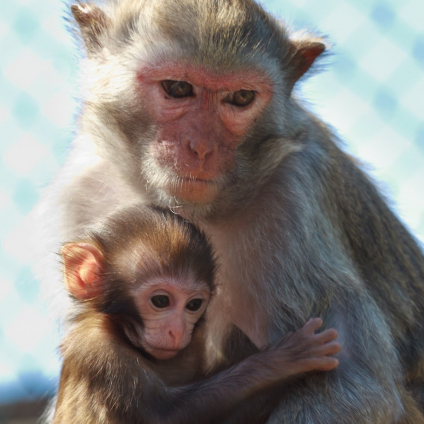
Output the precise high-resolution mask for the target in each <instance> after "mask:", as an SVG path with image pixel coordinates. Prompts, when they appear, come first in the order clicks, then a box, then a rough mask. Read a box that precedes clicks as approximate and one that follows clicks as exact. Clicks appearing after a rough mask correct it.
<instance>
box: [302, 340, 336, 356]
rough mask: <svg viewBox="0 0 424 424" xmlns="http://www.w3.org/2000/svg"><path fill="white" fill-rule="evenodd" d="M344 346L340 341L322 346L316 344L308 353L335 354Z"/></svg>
mask: <svg viewBox="0 0 424 424" xmlns="http://www.w3.org/2000/svg"><path fill="white" fill-rule="evenodd" d="M341 348H342V346H341V344H340V343H339V342H331V343H325V344H323V345H322V346H316V347H314V348H313V349H311V350H310V351H309V352H308V355H312V356H315V357H320V356H326V355H335V354H336V353H338V352H340V349H341Z"/></svg>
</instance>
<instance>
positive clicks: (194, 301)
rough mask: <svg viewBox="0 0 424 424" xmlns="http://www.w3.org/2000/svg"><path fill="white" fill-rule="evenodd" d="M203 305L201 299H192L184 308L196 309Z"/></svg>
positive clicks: (193, 310)
mask: <svg viewBox="0 0 424 424" xmlns="http://www.w3.org/2000/svg"><path fill="white" fill-rule="evenodd" d="M202 305H203V299H192V300H190V302H188V303H187V305H186V308H187V309H188V310H189V311H191V312H196V311H198V310H199V309H200V308H201V307H202Z"/></svg>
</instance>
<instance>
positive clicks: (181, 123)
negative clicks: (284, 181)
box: [72, 0, 325, 214]
mask: <svg viewBox="0 0 424 424" xmlns="http://www.w3.org/2000/svg"><path fill="white" fill-rule="evenodd" d="M118 3H119V2H118ZM184 3H185V8H184V10H183V11H182V13H181V10H180V8H181V3H180V2H176V1H174V0H154V1H153V0H147V1H146V2H141V1H140V2H137V1H135V2H131V3H129V5H128V8H130V9H131V8H132V9H134V10H129V9H127V8H120V7H117V8H115V9H114V10H113V16H112V15H111V13H112V12H111V11H110V10H109V9H108V8H106V9H105V10H103V9H102V8H100V7H97V6H95V5H93V4H90V3H89V4H85V5H81V4H76V5H74V6H72V11H73V13H74V16H75V19H76V21H77V22H78V24H79V26H80V30H81V35H82V37H83V39H84V42H85V46H86V50H87V57H88V60H87V65H88V66H87V69H86V72H87V78H86V84H87V86H88V89H87V90H86V92H87V93H88V95H87V97H86V98H85V99H84V107H85V111H84V114H83V119H84V122H83V123H82V126H83V127H84V131H83V132H84V134H90V136H91V137H92V139H93V140H94V141H95V143H96V144H97V145H99V146H100V150H99V152H100V155H101V156H106V158H107V161H108V163H109V164H110V166H112V167H114V168H115V169H114V170H115V171H117V172H118V173H119V174H121V176H123V177H124V179H125V180H126V181H127V182H128V183H129V184H130V185H131V186H132V187H133V188H135V189H136V190H138V191H141V192H143V194H147V196H149V197H150V200H151V202H152V203H154V204H158V205H160V206H163V207H167V206H172V207H175V206H183V207H185V208H186V210H188V211H190V208H191V210H192V211H197V212H200V213H204V214H208V213H209V214H213V212H214V211H215V213H216V211H224V210H225V209H226V208H233V207H235V206H237V205H238V204H239V202H240V201H242V200H243V203H245V198H247V197H249V195H250V194H251V193H253V192H254V190H256V189H257V188H258V187H259V186H260V185H261V181H262V180H264V179H266V178H267V177H268V176H269V175H270V174H271V172H272V170H273V169H275V168H276V167H277V166H278V163H279V162H280V161H281V159H282V156H283V155H284V154H285V151H284V149H282V148H281V146H282V145H283V144H284V143H285V144H286V145H287V144H290V142H291V140H292V139H293V138H296V137H295V136H297V135H298V134H296V132H297V131H298V129H297V127H296V125H295V124H293V122H292V124H290V125H287V122H289V121H292V120H293V118H295V115H296V107H295V106H293V105H291V99H290V93H291V90H292V88H293V85H294V84H295V83H296V81H297V80H298V79H299V78H300V77H301V76H302V75H303V74H304V73H305V72H306V71H307V70H308V69H309V67H310V66H311V65H312V63H313V62H314V60H315V58H316V57H317V56H319V55H320V54H321V53H322V52H323V51H324V48H325V46H324V45H323V44H322V43H321V42H320V41H319V40H317V41H315V40H312V39H305V40H289V38H288V34H287V33H286V32H285V30H284V28H283V27H282V26H281V25H280V24H279V23H278V22H276V21H273V20H272V19H270V17H269V16H268V15H266V14H265V13H264V12H263V11H262V10H261V8H260V7H259V6H258V5H256V4H255V3H253V2H250V1H243V2H237V1H223V2H218V3H219V4H218V3H217V2H212V1H211V2H208V1H205V2H198V1H196V0H185V2H184ZM218 6H219V7H218ZM177 17H178V19H177ZM181 20H183V21H184V22H182V21H181ZM183 212H184V211H183Z"/></svg>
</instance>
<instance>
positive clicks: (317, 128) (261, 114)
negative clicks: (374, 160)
mask: <svg viewBox="0 0 424 424" xmlns="http://www.w3.org/2000/svg"><path fill="white" fill-rule="evenodd" d="M72 12H73V15H74V17H75V20H76V22H77V24H78V26H79V29H80V34H81V37H82V40H83V43H84V45H85V51H86V58H85V59H84V60H83V63H82V70H83V78H82V96H83V98H82V108H81V116H80V119H79V132H78V136H77V137H76V140H75V143H74V148H73V151H72V153H71V155H70V157H69V160H68V163H67V164H66V166H65V167H64V169H63V172H62V173H61V174H60V175H59V177H58V179H57V180H56V182H55V184H54V186H55V187H54V188H52V189H51V191H50V194H48V196H50V198H48V199H46V200H45V202H44V203H43V206H42V208H44V210H46V211H48V219H49V220H50V221H49V222H52V221H51V220H53V218H54V217H56V216H57V217H58V221H60V224H59V227H54V226H53V225H52V224H50V226H51V228H52V230H51V231H52V233H53V231H54V233H53V234H52V235H56V234H59V233H60V238H61V240H62V242H63V241H66V240H72V239H74V238H75V236H76V235H77V234H79V233H81V232H82V231H83V230H84V229H85V228H87V226H88V225H90V224H93V223H95V222H97V221H98V220H99V218H100V217H101V216H103V215H104V214H106V213H108V212H109V211H111V210H114V209H115V208H117V207H119V206H122V205H125V204H129V203H133V202H144V203H148V204H154V205H159V206H162V207H170V208H172V209H173V210H174V211H175V212H176V213H178V214H180V215H181V216H183V217H185V218H186V219H188V220H191V221H193V222H195V223H196V224H198V225H199V226H200V227H201V228H202V229H203V231H205V232H206V233H207V234H208V235H209V237H210V238H211V240H212V243H213V245H214V248H215V250H216V252H217V255H218V257H219V258H220V263H219V271H218V279H217V281H218V286H219V291H218V293H217V295H216V296H215V298H214V300H213V302H212V304H211V305H210V307H209V308H208V313H207V320H206V321H207V329H206V331H207V336H208V342H207V347H208V352H207V358H208V361H209V364H210V366H211V367H214V366H215V365H217V364H219V362H220V361H221V358H222V357H223V355H222V349H223V345H224V340H225V339H226V337H227V332H228V331H229V329H230V328H232V325H236V326H237V327H239V328H240V329H241V330H242V331H243V332H244V333H245V334H246V335H247V336H248V337H249V338H250V340H252V341H253V342H254V343H255V345H256V346H257V347H258V348H261V347H264V346H266V345H268V343H271V342H273V341H276V340H278V339H279V338H280V337H281V336H283V335H284V334H286V333H287V332H288V331H293V330H295V329H299V328H301V326H302V325H303V324H304V323H305V322H306V321H307V320H308V318H309V317H312V316H321V317H323V320H324V328H329V327H334V328H336V329H337V330H338V332H339V339H340V341H341V344H342V346H343V349H342V352H341V353H340V354H339V356H338V358H339V360H340V365H339V367H338V368H337V369H336V370H335V371H332V372H330V373H324V375H312V376H310V375H308V376H305V378H304V379H303V380H302V382H301V384H299V383H296V384H293V385H292V386H291V387H289V388H288V389H287V390H285V391H283V392H281V393H279V396H280V402H279V405H278V406H277V407H276V408H275V410H274V411H273V413H272V414H271V416H270V418H269V420H268V422H269V423H286V424H295V423H302V424H312V423H314V424H317V423H325V424H341V423H352V424H359V423H361V424H365V423H369V424H387V423H397V424H398V423H414V424H417V423H423V422H424V418H423V412H422V411H423V409H424V322H423V319H422V317H423V314H424V260H423V256H422V252H421V251H420V249H419V247H418V246H417V244H416V242H415V241H414V239H413V238H412V237H411V236H410V234H409V233H408V232H407V230H406V229H405V228H404V226H403V225H402V224H401V223H400V222H399V220H398V219H397V218H396V217H395V216H394V215H393V213H392V212H391V211H390V209H389V208H388V207H387V205H386V203H385V202H384V200H383V199H382V198H381V196H380V194H379V193H378V191H377V189H376V188H375V186H374V185H373V183H372V182H371V181H370V180H369V178H368V177H367V176H366V175H365V174H364V173H363V172H362V171H361V170H360V169H359V168H358V166H357V165H356V164H355V163H354V161H352V160H351V158H350V157H348V156H347V155H346V154H345V153H343V152H342V151H341V150H340V149H339V147H338V145H337V139H336V137H335V136H334V135H333V134H332V133H331V132H330V130H329V129H328V128H327V127H326V126H325V124H323V123H322V122H321V121H320V120H319V119H318V118H316V117H315V116H313V115H311V114H310V113H308V112H307V111H305V110H304V108H303V107H302V106H301V105H300V104H299V103H298V101H297V100H296V99H295V98H294V96H292V89H293V87H294V85H295V84H296V82H297V81H298V80H299V78H300V77H302V75H303V74H305V73H306V72H307V71H308V69H309V68H310V67H311V66H312V64H313V62H314V61H315V59H316V58H317V57H318V56H319V55H320V54H321V53H322V52H323V51H324V50H325V46H324V43H323V41H322V40H321V39H319V38H315V37H308V36H306V35H304V36H302V37H301V38H290V35H289V34H288V32H287V31H286V29H285V28H284V26H283V25H282V24H280V23H279V22H277V21H276V20H274V19H273V18H272V17H270V16H269V15H268V14H267V13H265V12H264V11H263V10H262V8H261V7H260V6H258V5H257V4H256V3H254V2H253V1H252V0H178V1H176V0H110V1H106V2H105V4H104V5H102V6H98V5H96V4H94V3H77V4H74V5H73V6H72ZM49 202H50V203H49ZM59 208H60V209H59ZM59 214H60V216H59ZM57 238H58V237H57V236H56V239H57ZM59 243H60V240H57V244H56V245H54V246H53V247H52V248H50V249H51V250H52V251H57V249H58V244H59ZM47 269H48V270H49V273H50V274H49V275H50V278H51V277H52V273H51V270H50V268H47V267H46V270H47ZM54 279H56V280H57V281H56V282H55V284H56V287H57V286H58V284H59V277H55V278H54Z"/></svg>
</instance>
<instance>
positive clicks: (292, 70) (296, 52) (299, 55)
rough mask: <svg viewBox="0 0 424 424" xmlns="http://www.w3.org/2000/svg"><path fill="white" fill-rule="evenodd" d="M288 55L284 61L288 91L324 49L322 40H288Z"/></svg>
mask: <svg viewBox="0 0 424 424" xmlns="http://www.w3.org/2000/svg"><path fill="white" fill-rule="evenodd" d="M289 42H290V47H289V55H288V58H286V60H288V63H287V64H286V72H287V74H288V79H289V84H291V86H290V87H289V88H290V91H291V90H292V89H293V86H294V85H295V84H296V82H297V81H298V80H299V79H300V78H301V77H302V76H303V75H304V74H305V73H306V72H307V71H308V70H309V69H310V68H311V66H312V65H313V63H314V62H315V59H316V58H317V57H318V56H320V55H321V54H322V53H323V52H324V51H325V49H326V47H325V44H324V40H323V39H322V38H319V37H310V38H309V37H305V38H300V39H291V40H289Z"/></svg>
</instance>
